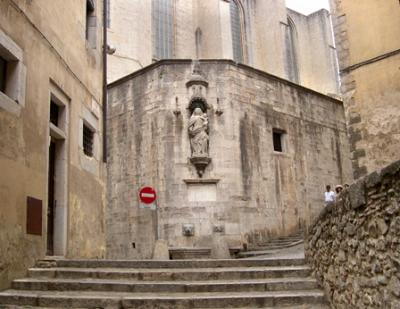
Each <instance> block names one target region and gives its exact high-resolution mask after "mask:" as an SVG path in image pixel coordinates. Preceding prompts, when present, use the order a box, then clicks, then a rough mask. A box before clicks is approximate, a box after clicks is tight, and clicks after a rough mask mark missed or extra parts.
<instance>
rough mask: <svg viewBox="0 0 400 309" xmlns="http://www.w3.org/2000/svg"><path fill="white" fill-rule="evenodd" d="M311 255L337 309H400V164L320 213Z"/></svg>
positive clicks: (309, 242)
mask: <svg viewBox="0 0 400 309" xmlns="http://www.w3.org/2000/svg"><path fill="white" fill-rule="evenodd" d="M306 256H307V259H308V261H309V262H310V264H311V265H312V267H313V269H314V272H315V275H316V277H317V279H318V281H319V282H320V284H321V285H323V287H324V289H325V292H326V294H327V297H328V298H329V300H330V301H331V303H332V304H333V308H346V309H347V308H400V161H396V162H394V163H392V164H391V165H389V166H387V167H385V168H384V169H382V170H380V171H377V172H374V173H372V174H370V175H368V176H366V177H364V178H361V179H360V180H358V181H357V182H356V183H354V184H353V185H351V186H350V188H349V189H348V190H345V191H343V192H342V193H341V194H340V195H339V196H338V198H337V201H336V203H332V204H330V205H328V206H327V207H326V208H325V209H324V210H323V211H322V212H321V214H320V216H319V217H318V218H317V219H316V221H315V222H314V223H313V224H312V225H311V227H310V229H309V235H308V239H307V241H306Z"/></svg>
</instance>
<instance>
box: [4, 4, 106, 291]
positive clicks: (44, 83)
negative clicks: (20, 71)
mask: <svg viewBox="0 0 400 309" xmlns="http://www.w3.org/2000/svg"><path fill="white" fill-rule="evenodd" d="M85 9H86V3H84V1H78V2H74V1H63V2H59V1H50V2H47V1H46V4H43V3H42V2H38V1H11V0H4V1H1V2H0V31H2V32H3V33H4V34H5V35H6V36H8V37H9V38H10V39H11V40H13V41H14V42H15V44H17V45H18V46H19V47H20V48H21V50H22V54H23V64H24V66H25V67H26V81H25V83H24V85H25V102H24V106H22V105H21V104H20V105H19V104H17V103H15V102H14V103H13V104H15V107H16V108H15V111H14V112H10V111H8V110H5V109H3V108H1V107H0V170H1V176H0V201H1V202H0V221H1V224H0V289H1V288H3V287H6V286H7V285H8V283H9V282H10V280H11V279H14V278H16V277H19V276H22V275H23V274H24V273H25V271H26V269H27V268H28V267H29V266H32V265H33V263H34V261H35V259H38V258H43V257H44V255H45V254H46V230H47V228H46V227H47V221H46V220H47V190H48V189H47V181H48V153H49V142H50V136H49V111H50V93H51V92H52V93H53V94H57V95H58V94H60V96H62V97H63V98H65V100H66V104H67V106H66V109H67V110H68V117H67V119H68V123H69V125H68V126H67V128H66V129H65V133H66V142H65V144H64V145H67V146H66V147H67V150H66V152H65V154H66V156H65V157H64V160H65V162H66V169H65V172H66V175H65V174H64V175H63V176H65V177H66V178H64V179H65V180H66V185H65V187H64V189H65V190H66V191H67V195H66V196H67V200H66V205H59V206H60V207H64V206H65V207H67V218H66V220H65V222H67V227H66V229H67V235H64V236H66V239H67V243H66V247H67V248H66V249H67V250H66V256H67V257H101V256H103V254H104V250H105V245H104V221H103V211H104V206H105V199H104V197H105V196H104V191H105V188H104V186H105V183H104V181H103V179H105V169H104V166H103V164H102V163H101V155H96V156H95V157H94V158H92V159H90V161H91V162H89V163H88V162H87V160H85V158H84V155H83V152H82V148H81V147H80V146H79V144H80V142H79V141H80V139H81V136H80V122H81V120H82V119H83V118H84V117H85V114H86V113H87V112H89V113H90V114H92V117H94V118H95V119H97V123H98V128H97V133H96V134H97V137H96V138H97V140H98V143H97V147H101V138H102V134H101V131H102V128H101V99H102V87H101V85H102V62H101V46H102V41H101V37H102V35H101V24H102V23H101V18H99V19H97V23H98V26H99V27H98V29H97V45H96V49H92V48H91V47H89V45H88V42H87V41H86V40H85V22H84V20H85ZM101 12H102V8H101V7H99V6H97V9H96V15H97V16H101ZM0 100H2V99H1V98H0ZM100 154H101V152H100ZM63 162H64V161H63ZM63 162H61V164H63ZM27 196H31V197H34V198H37V199H40V200H42V202H43V205H42V206H43V208H42V210H43V212H42V218H43V222H42V236H35V235H28V234H27V233H26V232H27V231H26V221H27V218H26V216H27V214H26V210H27Z"/></svg>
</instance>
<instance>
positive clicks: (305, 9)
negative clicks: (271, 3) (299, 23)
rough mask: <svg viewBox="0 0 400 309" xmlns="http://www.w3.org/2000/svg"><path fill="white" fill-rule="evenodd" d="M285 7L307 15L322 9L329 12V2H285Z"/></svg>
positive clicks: (324, 0) (302, 0)
mask: <svg viewBox="0 0 400 309" xmlns="http://www.w3.org/2000/svg"><path fill="white" fill-rule="evenodd" d="M286 6H287V7H288V8H290V9H292V10H295V11H297V12H300V13H302V14H306V15H308V14H310V13H313V12H315V11H318V10H319V9H322V8H324V9H327V10H329V0H286Z"/></svg>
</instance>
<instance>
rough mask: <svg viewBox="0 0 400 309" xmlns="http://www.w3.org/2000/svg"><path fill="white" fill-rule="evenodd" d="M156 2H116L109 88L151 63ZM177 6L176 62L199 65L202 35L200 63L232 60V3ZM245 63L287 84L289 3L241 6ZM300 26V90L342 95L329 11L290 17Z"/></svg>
mask: <svg viewBox="0 0 400 309" xmlns="http://www.w3.org/2000/svg"><path fill="white" fill-rule="evenodd" d="M151 2H152V1H151V0H145V1H139V0H134V1H132V0H115V1H111V11H110V17H111V24H110V27H109V29H108V35H109V44H111V45H112V46H114V47H116V52H115V54H114V55H111V56H109V57H108V59H109V68H108V72H109V76H108V77H109V82H112V81H115V80H117V79H119V78H121V77H123V76H125V75H127V74H129V73H132V72H134V71H136V70H138V69H140V68H142V67H144V66H147V65H150V64H151V63H152V54H153V49H152V45H153V42H152V34H153V33H152V12H151ZM173 3H174V14H173V16H174V52H173V58H175V59H196V58H197V54H196V37H195V32H196V30H197V29H200V30H201V44H200V47H199V50H200V52H199V55H198V57H199V58H200V59H232V58H233V51H232V37H231V20H230V18H231V17H230V3H229V1H224V0H201V1H200V0H185V1H183V0H176V1H173ZM239 3H240V7H241V10H242V13H243V14H242V34H243V54H244V60H243V63H245V64H247V65H250V66H253V67H255V68H258V69H261V70H263V71H266V72H268V73H271V74H274V75H278V76H281V77H283V78H287V74H286V73H285V57H284V54H285V27H286V26H285V24H286V23H287V16H288V10H287V9H286V6H285V1H284V0H279V1H277V0H240V1H239ZM289 15H293V16H294V18H293V20H294V22H295V23H296V24H297V23H298V25H297V34H298V37H297V39H298V42H297V43H296V48H297V49H298V50H297V53H298V55H299V57H298V66H299V71H300V72H301V75H302V76H301V79H300V84H301V85H304V86H306V87H309V88H312V89H315V90H317V91H319V92H322V93H325V94H328V93H329V94H337V92H338V89H337V69H336V60H335V59H333V58H332V57H334V52H335V51H334V48H333V43H332V31H331V24H330V21H329V13H328V12H327V11H324V10H322V11H319V12H317V13H314V14H311V15H309V16H304V15H302V14H300V13H295V12H292V11H291V12H289Z"/></svg>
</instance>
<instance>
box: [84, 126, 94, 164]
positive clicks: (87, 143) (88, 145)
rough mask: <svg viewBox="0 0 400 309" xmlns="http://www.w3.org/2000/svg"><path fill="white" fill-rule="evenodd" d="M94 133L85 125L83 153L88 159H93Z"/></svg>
mask: <svg viewBox="0 0 400 309" xmlns="http://www.w3.org/2000/svg"><path fill="white" fill-rule="evenodd" d="M93 138H94V132H93V131H92V129H90V128H89V127H88V126H87V125H85V124H84V125H83V152H84V153H85V155H87V156H88V157H93Z"/></svg>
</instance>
